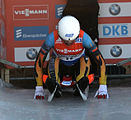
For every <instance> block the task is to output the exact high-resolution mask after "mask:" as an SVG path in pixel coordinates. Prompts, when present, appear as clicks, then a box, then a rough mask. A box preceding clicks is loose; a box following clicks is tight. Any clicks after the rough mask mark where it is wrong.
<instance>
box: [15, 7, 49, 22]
mask: <svg viewBox="0 0 131 120" xmlns="http://www.w3.org/2000/svg"><path fill="white" fill-rule="evenodd" d="M48 19H49V6H48V5H15V6H13V20H48Z"/></svg>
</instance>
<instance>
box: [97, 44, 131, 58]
mask: <svg viewBox="0 0 131 120" xmlns="http://www.w3.org/2000/svg"><path fill="white" fill-rule="evenodd" d="M99 50H100V51H101V53H102V55H103V57H104V59H122V58H130V57H131V52H130V51H131V44H112V45H111V44H110V45H99Z"/></svg>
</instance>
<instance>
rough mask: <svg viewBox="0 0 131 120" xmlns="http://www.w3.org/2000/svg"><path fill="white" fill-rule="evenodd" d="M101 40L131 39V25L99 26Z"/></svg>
mask: <svg viewBox="0 0 131 120" xmlns="http://www.w3.org/2000/svg"><path fill="white" fill-rule="evenodd" d="M99 37H100V38H121V37H131V23H117V24H99Z"/></svg>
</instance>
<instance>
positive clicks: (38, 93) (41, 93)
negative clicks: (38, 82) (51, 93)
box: [34, 86, 45, 100]
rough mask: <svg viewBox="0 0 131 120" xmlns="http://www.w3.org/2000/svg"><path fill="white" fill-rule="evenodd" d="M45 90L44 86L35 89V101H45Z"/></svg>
mask: <svg viewBox="0 0 131 120" xmlns="http://www.w3.org/2000/svg"><path fill="white" fill-rule="evenodd" d="M44 96H45V94H44V89H43V86H36V88H35V95H34V99H37V100H40V99H42V100H43V99H44Z"/></svg>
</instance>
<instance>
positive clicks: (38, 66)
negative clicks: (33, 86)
mask: <svg viewBox="0 0 131 120" xmlns="http://www.w3.org/2000/svg"><path fill="white" fill-rule="evenodd" d="M53 47H54V33H53V32H52V33H50V34H49V35H48V37H47V38H46V40H45V42H44V43H43V45H42V46H41V48H40V51H39V53H38V55H37V58H36V61H35V65H34V69H35V78H36V82H37V86H42V85H43V82H42V76H43V64H44V62H45V59H46V57H47V54H48V53H49V51H50V49H51V48H53Z"/></svg>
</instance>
